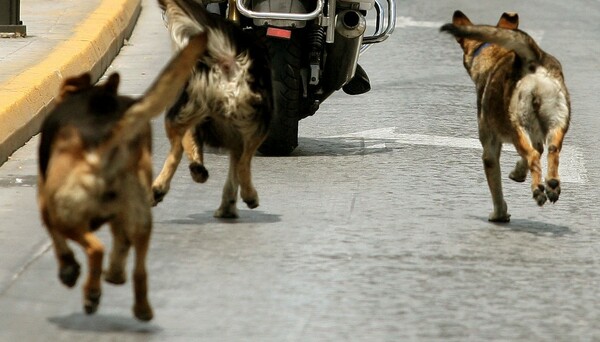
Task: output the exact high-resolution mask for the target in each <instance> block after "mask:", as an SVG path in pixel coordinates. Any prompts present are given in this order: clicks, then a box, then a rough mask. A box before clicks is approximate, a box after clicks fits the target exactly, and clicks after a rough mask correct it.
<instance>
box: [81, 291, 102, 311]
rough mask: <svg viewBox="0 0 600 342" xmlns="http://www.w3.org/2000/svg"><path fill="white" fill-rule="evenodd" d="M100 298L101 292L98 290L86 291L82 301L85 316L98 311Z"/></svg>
mask: <svg viewBox="0 0 600 342" xmlns="http://www.w3.org/2000/svg"><path fill="white" fill-rule="evenodd" d="M101 296H102V292H101V291H100V290H96V291H91V290H90V291H87V293H86V294H85V298H84V299H83V309H84V310H85V313H86V314H88V315H91V314H93V313H95V312H96V311H97V310H98V305H99V304H100V297H101Z"/></svg>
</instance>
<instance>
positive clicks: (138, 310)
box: [133, 301, 154, 322]
mask: <svg viewBox="0 0 600 342" xmlns="http://www.w3.org/2000/svg"><path fill="white" fill-rule="evenodd" d="M133 315H134V316H135V317H136V318H137V319H139V320H140V321H144V322H148V321H149V320H151V319H152V318H153V317H154V314H153V313H152V307H150V304H148V302H147V301H145V302H143V303H136V304H135V305H134V306H133Z"/></svg>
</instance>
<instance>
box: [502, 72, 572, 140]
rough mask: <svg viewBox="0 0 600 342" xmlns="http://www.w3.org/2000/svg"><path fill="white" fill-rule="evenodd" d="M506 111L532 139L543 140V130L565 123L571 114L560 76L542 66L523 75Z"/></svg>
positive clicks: (560, 126) (548, 130)
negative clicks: (554, 75)
mask: <svg viewBox="0 0 600 342" xmlns="http://www.w3.org/2000/svg"><path fill="white" fill-rule="evenodd" d="M536 104H537V105H538V108H537V110H536ZM509 111H510V115H511V120H512V121H513V122H515V123H517V124H518V125H519V126H522V127H523V128H524V129H525V130H526V131H527V132H528V133H529V137H530V139H531V140H532V142H533V143H546V134H547V133H548V132H550V131H552V130H554V129H556V128H562V127H565V126H566V125H567V124H568V122H569V115H570V113H569V107H568V103H567V95H566V89H565V88H564V86H563V84H562V82H561V80H558V79H556V78H555V77H553V76H552V75H550V73H549V72H548V70H547V69H546V68H543V67H538V68H537V69H536V72H535V73H533V74H529V75H526V76H525V77H523V78H522V79H521V80H520V81H519V82H518V83H517V85H516V87H515V91H514V93H513V96H512V98H511V102H510V108H509ZM544 129H545V130H544Z"/></svg>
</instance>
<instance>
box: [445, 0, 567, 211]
mask: <svg viewBox="0 0 600 342" xmlns="http://www.w3.org/2000/svg"><path fill="white" fill-rule="evenodd" d="M518 25H519V17H518V15H517V14H516V13H504V14H503V15H502V16H501V18H500V21H499V22H498V24H497V25H496V26H487V25H473V24H472V23H471V21H470V20H469V18H467V16H466V15H464V14H463V13H462V12H460V11H456V12H454V16H453V18H452V23H451V24H446V25H444V26H442V27H441V31H442V32H448V33H450V34H452V35H453V36H454V37H455V38H456V40H457V41H458V44H459V45H460V46H461V47H462V49H463V52H464V58H463V63H464V66H465V68H466V69H467V72H468V73H469V75H470V76H471V79H473V81H474V82H475V86H476V89H477V119H478V120H477V122H478V125H479V140H480V141H481V144H482V145H483V157H482V158H483V166H484V169H485V175H486V178H487V182H488V186H489V188H490V192H491V194H492V201H493V203H494V211H493V212H492V213H491V214H490V216H489V220H490V221H495V222H508V221H509V220H510V215H509V214H508V210H507V206H506V202H505V201H504V197H503V194H502V181H501V175H500V163H499V159H500V151H501V149H502V143H512V144H513V145H514V146H515V148H516V150H517V152H518V153H519V155H520V156H521V159H520V160H519V161H518V162H517V164H516V166H515V168H514V170H513V171H512V172H511V173H510V175H509V178H511V179H512V180H514V181H517V182H523V181H525V178H526V177H527V173H528V172H530V173H531V178H532V181H531V190H532V192H533V198H534V200H535V201H536V202H537V204H538V205H539V206H542V205H544V203H546V201H547V200H550V202H552V203H554V202H556V201H557V200H558V197H559V195H560V191H561V187H560V178H559V176H558V163H559V154H560V151H561V149H562V144H563V139H564V137H565V134H566V133H567V130H568V128H569V122H570V117H571V105H570V98H569V92H568V91H567V88H566V86H565V82H564V77H563V73H562V68H561V65H560V63H559V62H558V60H557V59H556V58H554V57H553V56H551V55H550V54H548V53H546V52H544V51H543V50H542V49H540V47H539V46H538V44H537V43H536V42H535V41H534V40H533V39H532V38H531V37H530V36H529V35H528V34H527V33H525V32H523V31H521V30H519V29H518V28H517V27H518ZM544 145H546V146H547V148H548V173H547V175H546V180H545V184H544V183H543V181H542V167H541V165H540V157H541V155H542V153H543V152H544Z"/></svg>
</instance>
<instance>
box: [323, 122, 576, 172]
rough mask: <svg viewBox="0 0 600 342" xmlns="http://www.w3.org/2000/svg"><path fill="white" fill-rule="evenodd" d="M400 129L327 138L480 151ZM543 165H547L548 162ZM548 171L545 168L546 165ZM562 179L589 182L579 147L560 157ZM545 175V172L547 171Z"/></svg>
mask: <svg viewBox="0 0 600 342" xmlns="http://www.w3.org/2000/svg"><path fill="white" fill-rule="evenodd" d="M399 131H400V129H399V128H397V127H385V128H377V129H371V130H367V131H362V132H355V133H349V134H344V135H338V136H330V137H328V138H347V139H349V140H351V139H352V140H354V139H363V140H365V148H372V149H382V148H393V145H394V144H405V145H426V146H442V147H451V148H468V149H479V150H481V144H480V143H479V140H478V139H472V138H457V137H445V136H438V135H425V134H406V133H400V132H399ZM503 151H505V152H509V153H513V154H514V155H515V157H516V152H515V149H514V146H512V145H510V144H504V148H503ZM542 164H544V165H545V162H543V163H542ZM544 168H545V166H544ZM559 171H560V178H561V181H563V182H570V183H587V181H588V178H587V171H586V169H585V163H584V157H583V152H582V151H581V149H580V148H578V147H576V146H566V145H565V146H563V150H562V152H561V154H560V167H559ZM544 172H545V170H544Z"/></svg>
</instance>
